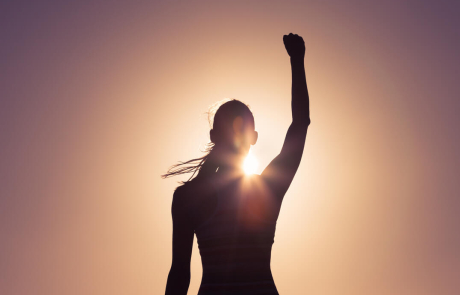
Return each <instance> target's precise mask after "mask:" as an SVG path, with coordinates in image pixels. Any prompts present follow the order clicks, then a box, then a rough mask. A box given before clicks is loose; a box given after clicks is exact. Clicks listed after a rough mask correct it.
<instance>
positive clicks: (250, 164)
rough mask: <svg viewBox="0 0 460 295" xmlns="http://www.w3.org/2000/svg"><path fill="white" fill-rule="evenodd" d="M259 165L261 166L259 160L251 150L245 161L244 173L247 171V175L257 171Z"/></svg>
mask: <svg viewBox="0 0 460 295" xmlns="http://www.w3.org/2000/svg"><path fill="white" fill-rule="evenodd" d="M257 166H259V162H258V161H257V159H256V157H255V156H254V155H253V153H252V152H251V151H249V154H248V156H247V157H246V159H244V163H243V170H244V173H246V175H251V174H254V173H255V172H256V169H257Z"/></svg>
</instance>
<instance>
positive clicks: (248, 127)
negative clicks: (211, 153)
mask: <svg viewBox="0 0 460 295" xmlns="http://www.w3.org/2000/svg"><path fill="white" fill-rule="evenodd" d="M210 137H211V142H212V143H214V144H215V147H214V148H216V149H219V150H220V151H221V152H222V153H225V154H226V156H236V157H240V158H244V157H246V155H247V154H248V153H249V149H250V147H251V145H254V144H256V142H257V138H258V133H257V131H255V124H254V116H253V115H252V112H251V111H250V110H249V107H248V106H247V105H246V104H244V103H243V102H241V101H239V100H235V99H233V100H230V101H227V102H225V103H223V104H222V105H221V106H220V107H219V108H218V110H217V111H216V113H215V115H214V120H213V124H212V129H211V131H210Z"/></svg>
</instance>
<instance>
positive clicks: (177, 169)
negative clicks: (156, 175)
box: [161, 99, 254, 184]
mask: <svg viewBox="0 0 460 295" xmlns="http://www.w3.org/2000/svg"><path fill="white" fill-rule="evenodd" d="M207 115H208V122H209V127H210V128H212V129H215V130H224V128H225V126H228V125H229V124H231V123H232V122H233V119H234V118H236V117H237V116H244V117H248V116H249V117H250V119H252V120H254V117H253V116H252V112H251V110H250V109H249V106H248V105H247V104H245V103H243V102H241V101H239V100H236V99H224V100H221V101H219V102H217V103H215V104H213V105H211V107H210V108H209V110H208V112H207ZM202 152H204V153H206V154H205V155H204V156H202V157H200V158H195V159H191V160H188V161H186V162H179V163H178V164H175V165H173V166H171V167H170V168H169V169H168V171H167V172H166V173H165V174H163V175H161V178H163V179H165V178H168V177H172V176H176V175H180V174H186V173H192V175H191V176H190V178H189V179H188V180H187V181H181V183H182V184H185V183H187V182H190V181H192V180H193V179H195V178H198V177H200V178H201V177H203V176H210V175H212V174H213V173H215V172H216V171H217V169H218V168H219V158H218V157H219V156H218V155H217V153H216V144H215V143H214V142H208V143H207V144H206V146H205V149H204V150H203V151H202ZM195 175H196V177H195ZM194 177H195V178H194Z"/></svg>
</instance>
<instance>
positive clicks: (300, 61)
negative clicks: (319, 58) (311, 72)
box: [291, 56, 305, 64]
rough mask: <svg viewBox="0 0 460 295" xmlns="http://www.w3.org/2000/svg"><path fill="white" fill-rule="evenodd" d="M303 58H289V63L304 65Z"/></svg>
mask: <svg viewBox="0 0 460 295" xmlns="http://www.w3.org/2000/svg"><path fill="white" fill-rule="evenodd" d="M304 60H305V57H304V56H291V63H302V64H303V63H304Z"/></svg>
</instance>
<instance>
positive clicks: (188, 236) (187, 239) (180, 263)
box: [165, 188, 194, 295]
mask: <svg viewBox="0 0 460 295" xmlns="http://www.w3.org/2000/svg"><path fill="white" fill-rule="evenodd" d="M186 197H187V196H185V195H184V194H183V192H181V188H178V189H177V190H176V191H175V192H174V196H173V202H172V206H171V214H172V219H173V258H172V265H171V270H170V271H169V275H168V282H167V284H166V293H165V294H166V295H186V294H187V291H188V287H189V285H190V258H191V257H192V246H193V235H194V230H193V228H192V226H191V222H190V220H189V219H188V215H187V212H186V211H185V209H186V202H185V198H186Z"/></svg>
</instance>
